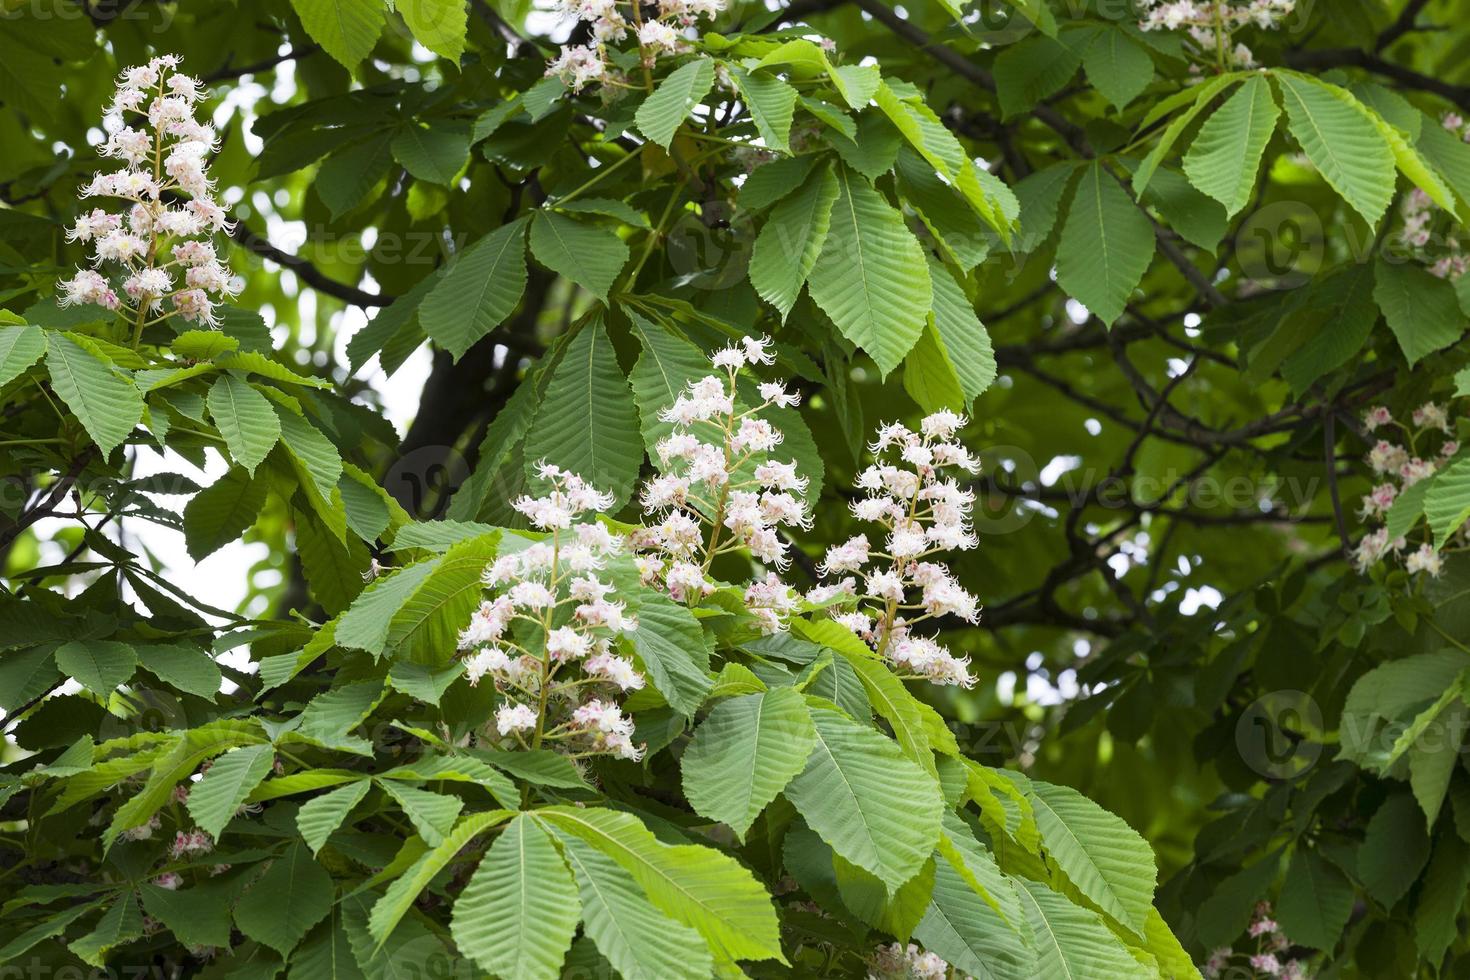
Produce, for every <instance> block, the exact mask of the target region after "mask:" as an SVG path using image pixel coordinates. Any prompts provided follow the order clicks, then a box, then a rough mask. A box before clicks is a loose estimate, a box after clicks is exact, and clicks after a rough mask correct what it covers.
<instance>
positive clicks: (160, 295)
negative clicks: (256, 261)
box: [59, 55, 242, 330]
mask: <svg viewBox="0 0 1470 980" xmlns="http://www.w3.org/2000/svg"><path fill="white" fill-rule="evenodd" d="M178 63H179V60H178V58H177V57H175V56H173V55H162V56H160V57H157V58H154V59H153V60H152V61H150V62H148V64H146V65H139V66H137V67H134V68H129V69H127V70H126V71H124V72H123V73H122V75H121V76H120V77H119V82H118V89H117V94H116V95H115V96H114V98H113V103H112V106H111V108H110V109H109V111H108V116H107V119H106V120H105V123H106V126H107V129H108V132H109V135H108V137H107V141H106V142H105V143H104V144H103V145H102V146H101V148H100V150H99V152H100V153H101V155H102V156H104V157H109V158H111V159H115V160H118V161H120V162H121V163H122V169H121V170H118V171H115V172H113V173H100V172H99V173H97V174H95V175H94V176H93V177H92V180H91V182H90V183H88V184H87V185H86V186H85V187H83V188H82V196H83V197H104V198H115V199H119V200H121V201H122V202H124V204H123V209H122V210H121V211H120V212H119V213H113V212H110V211H107V210H105V209H103V208H94V209H92V210H91V211H90V212H88V213H86V214H83V215H81V216H80V217H79V218H77V221H76V223H75V224H74V225H73V226H72V228H71V229H70V230H69V231H68V232H67V235H66V238H67V241H71V242H86V243H90V244H91V245H92V246H93V255H92V266H93V267H92V268H91V269H81V270H79V271H78V272H77V274H76V275H74V276H73V277H72V278H70V279H67V280H64V281H62V282H61V283H60V284H59V285H60V287H61V290H62V295H61V299H60V302H61V305H63V306H68V305H71V304H74V303H95V304H98V305H100V306H104V307H106V308H107V309H109V310H117V311H119V312H122V313H125V314H126V315H127V316H128V318H129V319H131V320H133V321H134V322H135V323H136V324H137V326H136V329H137V330H141V328H142V327H143V326H147V325H148V324H150V323H156V322H158V321H160V320H164V319H167V318H168V317H171V316H180V317H183V318H184V319H185V320H188V321H190V322H192V323H204V324H209V325H214V324H216V323H217V322H218V317H217V316H216V314H215V310H214V308H215V304H216V303H217V302H218V301H219V300H220V298H222V297H231V296H234V295H236V294H238V293H239V291H240V289H241V288H242V283H241V281H240V280H239V279H238V278H236V277H234V276H231V275H230V272H229V270H228V269H226V268H225V266H224V265H223V263H221V262H220V260H219V257H218V255H217V254H216V252H215V249H214V245H213V244H212V243H211V241H210V237H211V236H212V235H213V234H214V233H215V232H219V231H226V230H228V229H229V227H230V222H229V221H227V220H226V218H225V211H224V208H222V207H221V206H220V205H219V204H218V203H217V202H216V201H215V200H214V198H213V196H212V194H213V189H214V184H213V182H212V181H211V180H210V178H209V174H208V172H207V170H206V160H207V158H208V156H209V155H210V154H211V153H213V152H215V151H217V150H218V148H219V147H218V141H217V140H216V138H215V133H214V129H213V128H211V127H210V126H208V125H206V124H204V123H202V122H199V121H198V120H197V119H195V118H194V112H195V109H196V108H197V106H198V103H199V100H200V99H201V98H202V96H203V89H202V87H201V83H200V82H199V80H198V79H195V78H191V77H190V76H188V75H184V74H182V73H180V72H178V71H177V70H176V69H177V68H178ZM130 121H131V122H133V123H136V128H135V127H134V125H130V124H129V123H130ZM114 276H116V277H117V279H120V282H118V281H115V279H114ZM119 287H120V289H121V293H119V291H118V290H119ZM165 304H166V305H165Z"/></svg>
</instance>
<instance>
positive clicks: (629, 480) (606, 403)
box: [525, 231, 643, 511]
mask: <svg viewBox="0 0 1470 980" xmlns="http://www.w3.org/2000/svg"><path fill="white" fill-rule="evenodd" d="M533 237H534V231H533ZM525 455H526V460H527V461H528V463H530V464H531V465H532V466H534V465H535V464H536V463H539V462H540V461H542V460H545V461H546V462H548V463H551V464H554V465H556V466H560V467H562V468H563V469H567V470H570V471H571V472H573V473H576V474H577V475H578V476H580V477H582V478H583V479H584V480H586V481H588V482H589V483H591V484H592V485H593V486H595V487H597V488H599V489H601V490H606V491H610V492H611V493H612V494H613V496H614V504H613V507H612V508H611V509H612V510H614V511H616V510H617V509H618V508H620V507H621V506H622V505H623V504H624V503H626V502H627V500H628V498H629V496H631V494H632V492H633V483H634V481H635V480H636V479H637V477H638V469H639V467H640V466H641V465H642V462H643V447H642V445H641V441H640V439H639V438H638V415H637V406H636V405H635V403H634V401H633V392H632V391H631V390H630V389H629V388H628V381H627V379H626V378H625V377H624V376H623V372H622V369H621V368H619V367H618V360H617V356H616V354H615V353H614V352H613V348H612V343H611V341H609V340H608V336H607V331H606V330H605V329H604V328H603V325H602V319H601V317H600V316H598V317H594V318H593V319H592V320H590V321H588V322H587V323H585V324H583V326H582V329H581V330H580V331H579V332H578V334H577V335H576V336H575V337H574V338H572V341H571V343H570V344H568V345H567V348H566V352H565V354H564V355H563V356H562V359H561V362H560V363H559V364H558V365H557V366H556V370H555V371H554V372H553V373H552V376H551V381H550V383H549V384H548V385H547V386H546V394H545V395H544V396H543V397H542V399H541V405H540V407H539V408H538V409H537V411H536V418H535V421H534V422H532V423H531V431H530V432H529V433H528V434H527V436H526V451H525Z"/></svg>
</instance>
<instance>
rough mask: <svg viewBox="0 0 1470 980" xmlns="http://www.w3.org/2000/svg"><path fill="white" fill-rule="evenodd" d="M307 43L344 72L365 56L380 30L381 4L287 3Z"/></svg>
mask: <svg viewBox="0 0 1470 980" xmlns="http://www.w3.org/2000/svg"><path fill="white" fill-rule="evenodd" d="M291 6H292V7H294V8H295V9H296V15H297V16H298V17H300V18H301V26H302V27H304V28H306V33H307V34H309V35H311V39H312V40H313V41H315V42H316V43H317V44H320V45H321V46H322V48H323V49H324V50H325V51H326V52H327V54H329V55H331V56H332V57H333V59H335V60H336V61H337V62H338V63H339V64H341V65H343V66H344V67H346V68H347V70H348V71H351V70H352V69H354V68H356V67H357V65H358V62H360V61H362V59H363V58H366V57H367V56H368V53H369V52H371V51H372V50H373V46H374V45H375V44H377V43H378V35H379V34H380V33H381V32H382V30H383V4H382V2H381V0H291Z"/></svg>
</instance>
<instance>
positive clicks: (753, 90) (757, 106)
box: [730, 65, 796, 153]
mask: <svg viewBox="0 0 1470 980" xmlns="http://www.w3.org/2000/svg"><path fill="white" fill-rule="evenodd" d="M730 76H731V77H732V78H733V79H734V80H735V85H736V87H737V88H739V90H740V95H741V97H742V98H743V99H744V100H745V102H746V104H747V105H748V106H749V107H750V114H751V117H752V118H754V120H755V128H756V130H757V131H758V132H759V133H760V134H761V140H762V141H763V142H764V143H765V144H766V146H768V147H770V148H771V149H773V150H779V151H780V152H782V153H788V152H790V150H791V120H792V117H793V116H794V115H795V114H796V89H794V88H792V87H791V86H790V85H788V84H786V83H785V82H784V81H782V80H781V79H779V78H777V77H776V76H775V75H769V74H765V73H763V72H747V71H744V70H742V69H740V68H737V67H735V66H733V65H732V66H731V67H730Z"/></svg>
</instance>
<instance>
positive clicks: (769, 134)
mask: <svg viewBox="0 0 1470 980" xmlns="http://www.w3.org/2000/svg"><path fill="white" fill-rule="evenodd" d="M730 75H731V77H732V78H733V79H734V80H735V86H736V87H737V88H738V89H739V90H740V96H741V98H742V99H744V100H745V103H746V105H747V106H748V107H749V109H750V115H751V117H752V118H753V119H754V120H755V128H756V130H757V131H758V132H759V133H760V134H761V140H762V142H764V143H765V144H766V146H768V147H770V148H771V149H773V150H778V151H780V152H782V153H789V152H791V120H792V117H793V116H794V115H795V114H796V89H794V88H792V87H791V86H790V85H787V84H786V83H785V82H783V81H782V80H781V79H779V78H777V77H776V76H775V75H767V74H764V73H752V72H747V71H744V70H742V69H740V68H738V67H735V66H733V65H732V66H730ZM701 98H702V96H701ZM639 126H640V128H641V127H642V124H641V123H640V124H639Z"/></svg>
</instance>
